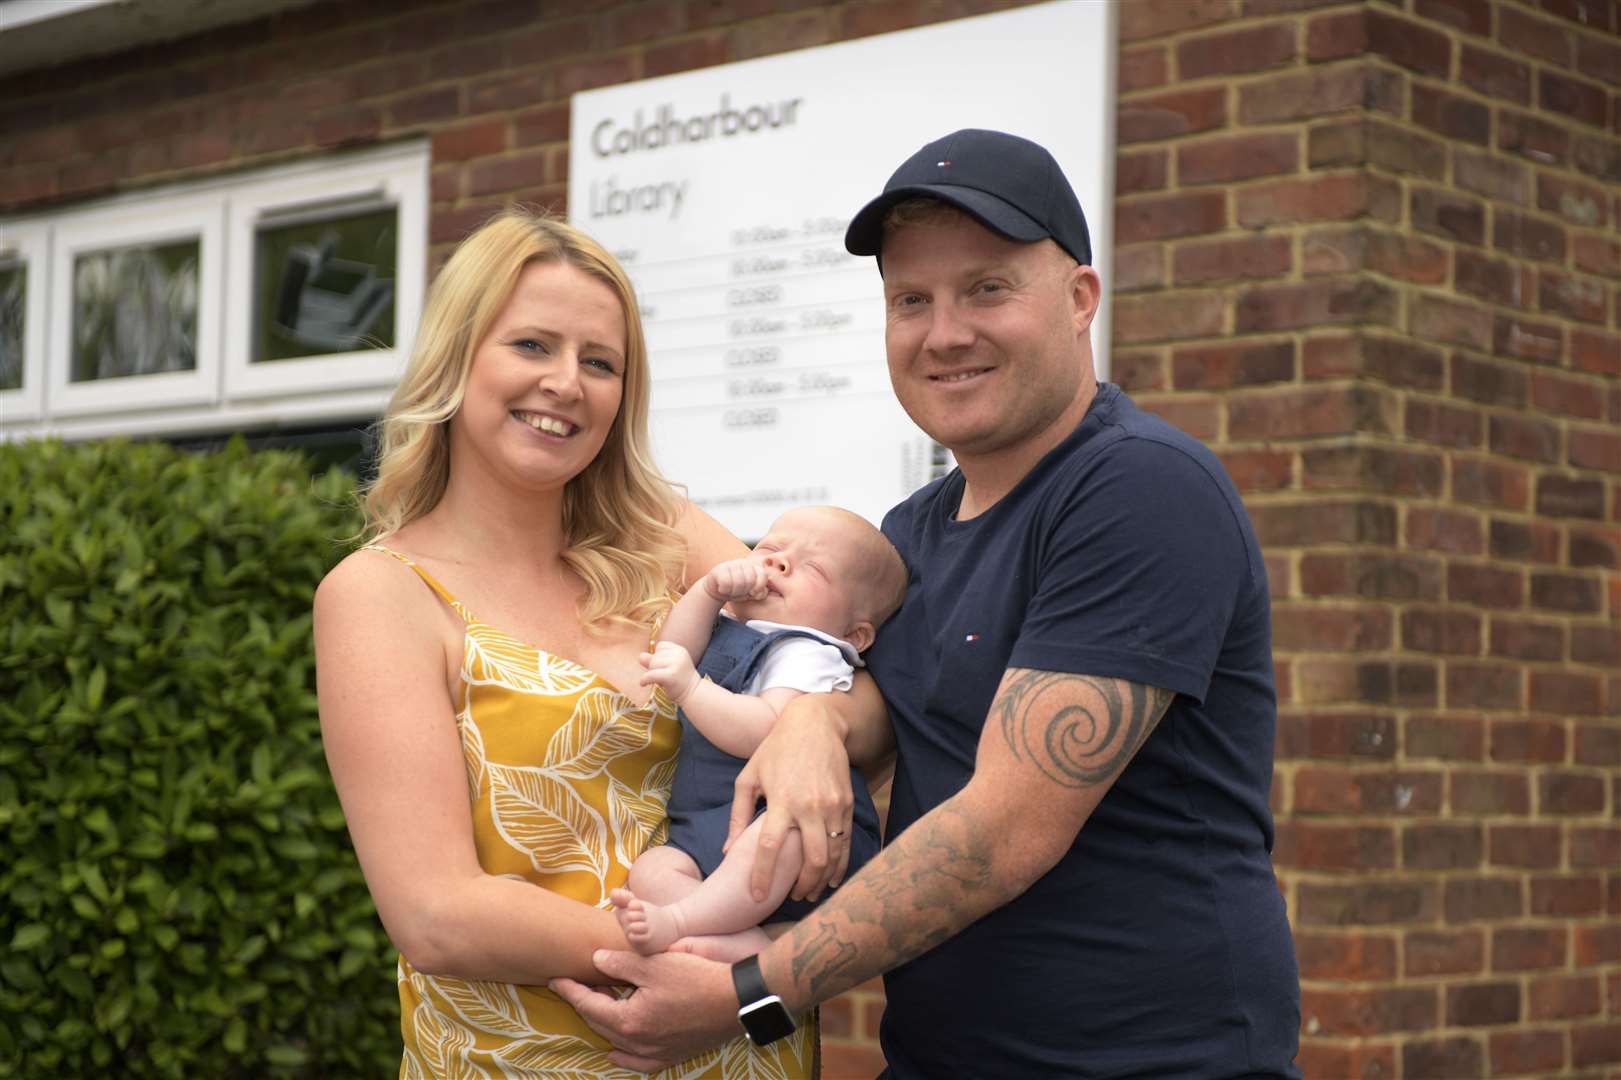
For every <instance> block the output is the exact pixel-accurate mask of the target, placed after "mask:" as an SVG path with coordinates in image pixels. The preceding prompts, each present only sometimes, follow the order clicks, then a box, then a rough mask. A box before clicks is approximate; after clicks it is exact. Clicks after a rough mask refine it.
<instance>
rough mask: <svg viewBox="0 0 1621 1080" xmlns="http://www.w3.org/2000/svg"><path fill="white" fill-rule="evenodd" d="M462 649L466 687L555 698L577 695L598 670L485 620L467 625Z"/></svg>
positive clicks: (588, 683) (595, 675) (593, 678)
mask: <svg viewBox="0 0 1621 1080" xmlns="http://www.w3.org/2000/svg"><path fill="white" fill-rule="evenodd" d="M463 650H464V654H465V660H464V664H463V670H464V672H465V675H464V678H465V679H466V682H467V684H468V685H469V686H488V685H497V686H500V687H502V688H504V689H507V690H515V691H517V692H519V693H523V694H542V695H545V696H547V697H558V696H564V695H568V694H578V693H579V692H580V691H582V690H584V689H585V688H586V687H588V686H590V685H591V684H592V683H594V682H596V681H597V673H596V672H594V671H592V670H591V669H590V668H585V667H581V666H580V665H579V664H576V663H575V662H574V661H572V660H565V659H564V658H563V657H561V656H553V655H552V654H551V653H549V652H547V651H546V650H544V649H537V648H535V647H534V646H533V645H526V644H524V643H523V642H521V641H519V640H518V639H517V638H515V637H512V636H511V635H509V634H507V633H504V632H503V631H500V630H497V629H496V628H495V627H493V626H488V625H486V624H484V623H475V622H469V623H468V624H467V632H466V634H465V644H464V647H463Z"/></svg>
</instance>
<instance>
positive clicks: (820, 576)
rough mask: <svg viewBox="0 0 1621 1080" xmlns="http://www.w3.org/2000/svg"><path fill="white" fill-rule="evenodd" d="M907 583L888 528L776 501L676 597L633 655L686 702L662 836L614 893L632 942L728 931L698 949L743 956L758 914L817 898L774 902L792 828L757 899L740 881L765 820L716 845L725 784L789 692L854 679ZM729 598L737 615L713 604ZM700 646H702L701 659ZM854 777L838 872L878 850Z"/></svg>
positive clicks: (795, 857) (784, 881) (796, 862)
mask: <svg viewBox="0 0 1621 1080" xmlns="http://www.w3.org/2000/svg"><path fill="white" fill-rule="evenodd" d="M905 592H906V568H905V566H904V565H902V563H901V558H900V555H899V554H898V553H897V552H896V551H895V549H894V547H892V546H891V545H890V543H889V541H888V540H886V539H884V535H883V534H882V533H880V532H879V531H878V530H877V529H875V528H873V527H872V525H870V524H868V523H867V521H866V520H865V519H863V518H861V517H859V516H858V515H856V514H852V513H850V512H849V511H847V510H840V509H837V508H835V507H830V506H823V507H804V508H800V509H797V510H790V511H788V512H787V513H786V514H783V515H782V516H781V517H780V518H778V519H777V520H776V521H775V522H774V523H773V524H772V526H771V531H770V532H769V533H767V534H766V537H765V539H763V540H761V541H760V543H759V544H758V545H757V546H756V547H755V549H754V551H753V552H752V553H751V554H750V555H749V556H748V557H747V558H743V559H734V560H732V561H731V562H724V563H721V564H720V565H719V566H717V567H715V568H714V569H713V570H711V571H710V572H709V573H708V574H707V575H705V577H704V579H703V581H702V582H700V583H699V584H698V585H696V586H694V587H693V588H691V589H689V590H688V591H687V594H686V595H685V596H683V597H682V598H681V599H680V600H679V601H678V602H677V603H676V605H675V607H674V608H673V609H672V610H671V612H670V616H669V618H668V619H666V620H665V623H664V628H663V630H662V632H661V633H660V635H659V642H658V645H657V647H656V648H655V650H654V651H653V652H652V653H644V654H643V656H642V663H643V664H644V665H645V666H646V667H647V674H645V675H644V676H643V677H642V683H643V685H646V684H649V683H653V684H657V685H658V686H661V687H663V688H664V692H665V693H666V694H668V695H669V696H670V697H671V699H672V700H674V701H675V702H676V703H677V704H678V705H680V706H681V710H682V734H681V754H680V757H679V758H678V761H677V765H676V775H675V781H674V783H673V785H672V787H671V791H670V804H669V816H670V840H669V843H668V844H666V845H664V846H662V847H655V848H650V849H648V850H647V851H646V852H644V853H643V854H642V856H641V857H640V858H638V859H637V860H636V862H635V863H634V864H633V865H632V866H631V869H630V880H629V885H630V888H629V889H615V890H614V891H613V893H612V901H613V904H614V907H615V913H616V914H617V915H618V917H619V923H620V926H621V927H622V928H623V929H624V931H625V937H626V939H627V940H629V942H630V944H631V947H632V948H634V949H636V950H637V951H639V952H643V953H655V952H662V951H663V950H665V949H667V948H669V946H670V944H671V943H672V942H674V941H676V940H677V939H679V938H684V937H693V936H696V935H722V934H725V935H732V936H731V937H729V938H726V939H720V940H712V941H711V942H709V948H708V950H707V951H708V953H709V954H710V955H712V956H714V957H715V958H716V959H731V960H735V959H740V958H742V957H744V956H748V955H750V954H752V953H755V952H758V951H759V950H760V949H761V948H763V947H764V946H765V944H766V943H767V942H768V941H769V938H768V937H767V936H766V935H765V933H764V932H763V931H761V930H759V929H756V927H758V925H759V924H760V923H762V922H766V921H768V920H769V921H782V920H791V919H798V918H801V917H803V916H804V915H805V914H806V913H807V912H809V911H810V910H811V908H812V907H813V906H814V905H813V904H811V903H809V902H807V901H788V902H787V903H785V902H784V901H785V899H786V898H787V895H788V890H789V889H790V888H791V887H792V886H793V883H794V881H795V880H796V879H797V878H798V877H799V872H800V869H801V866H802V864H803V860H804V851H803V847H802V845H801V842H800V838H799V833H798V832H790V833H789V834H788V836H787V838H786V839H785V840H784V842H783V846H782V850H781V853H780V856H779V858H778V860H777V866H776V872H775V875H774V876H773V879H772V882H771V890H770V892H769V894H768V895H767V897H766V899H765V900H764V901H756V900H755V899H754V898H753V896H752V895H751V893H750V891H749V873H750V871H751V870H752V869H753V866H754V854H755V850H756V848H757V845H758V842H759V834H760V829H761V825H760V822H759V821H758V820H756V821H755V822H754V823H753V824H752V825H750V826H749V827H748V829H747V830H745V831H744V833H743V834H742V835H741V836H740V837H739V838H738V841H737V843H735V844H733V845H732V849H731V851H730V852H726V853H724V856H723V853H722V850H721V847H722V845H723V844H724V843H725V842H726V833H727V829H728V826H729V824H730V821H731V806H732V786H733V783H734V781H735V780H736V779H737V774H738V772H739V771H741V770H742V768H743V765H744V764H745V760H744V759H746V758H747V757H748V756H749V755H750V754H752V753H753V752H754V749H755V747H757V746H759V745H760V741H761V740H762V739H764V738H765V735H766V733H767V732H768V731H770V730H771V726H772V725H773V724H774V723H776V720H777V716H778V714H779V713H780V712H781V710H782V708H783V707H784V706H785V705H787V703H788V702H790V701H792V700H793V699H794V698H796V697H798V696H799V695H800V694H807V693H819V692H826V691H830V690H848V689H849V688H850V684H851V682H852V680H853V679H854V676H855V668H857V667H860V666H861V656H860V654H861V653H862V652H864V651H865V650H866V648H867V647H868V646H869V645H871V644H872V641H873V637H874V635H875V634H876V633H877V630H878V627H879V626H881V625H882V624H883V622H884V620H885V619H887V618H889V616H890V615H892V614H894V612H895V609H896V608H898V607H900V603H901V599H902V597H903V596H904V595H905ZM723 605H724V606H726V607H727V608H728V609H729V610H730V612H731V614H732V615H734V616H736V618H728V617H726V616H724V615H722V614H721V608H722V606H723ZM738 620H743V622H739V621H738ZM694 656H702V658H703V659H702V660H701V661H700V662H699V663H698V664H697V665H696V666H695V665H694V663H693V659H692V658H693V657H694ZM850 786H851V790H852V791H853V792H854V795H855V813H854V822H853V824H852V827H851V828H852V831H851V836H850V862H849V868H848V870H847V871H846V873H847V874H853V873H854V872H855V871H856V869H857V868H858V867H859V866H860V865H861V864H862V863H864V862H866V861H867V860H868V859H869V858H871V857H872V856H873V855H874V854H876V853H877V851H878V815H877V811H876V810H875V809H874V808H873V804H872V798H871V797H870V796H869V795H868V794H867V788H866V783H865V781H864V780H863V779H862V778H861V775H860V774H859V773H858V772H856V771H855V770H854V769H852V770H851V777H850Z"/></svg>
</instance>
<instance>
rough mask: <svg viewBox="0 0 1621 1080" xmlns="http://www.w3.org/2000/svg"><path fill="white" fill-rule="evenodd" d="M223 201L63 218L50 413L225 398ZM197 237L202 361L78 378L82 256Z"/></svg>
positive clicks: (54, 290)
mask: <svg viewBox="0 0 1621 1080" xmlns="http://www.w3.org/2000/svg"><path fill="white" fill-rule="evenodd" d="M222 209H223V208H222V207H221V206H220V204H219V201H218V200H217V199H210V200H198V199H187V198H166V199H150V200H144V201H142V202H141V203H139V204H134V203H131V204H127V205H121V206H116V207H111V208H105V209H96V210H89V211H83V212H80V213H77V214H71V215H68V216H65V217H63V218H61V219H60V220H59V221H58V223H57V225H56V227H55V228H54V229H53V230H52V234H51V314H50V320H49V323H48V327H49V329H48V331H47V333H48V334H49V338H48V341H49V348H48V349H47V350H46V368H47V374H48V376H49V382H48V383H47V386H48V391H47V392H48V394H49V401H50V413H51V414H52V415H61V416H82V415H84V414H86V413H100V412H129V411H131V410H134V409H154V408H156V409H167V408H176V407H179V406H185V405H205V404H209V403H212V402H214V401H216V400H218V397H219V341H220V337H219V326H220V307H221V305H222V304H223V303H224V281H223V280H222V278H221V274H220V270H221V261H222V260H221V255H222V254H223V253H222V251H221V244H222V242H223V240H224V235H225V221H224V214H223V213H222ZM188 240H196V241H197V340H196V349H197V366H196V367H195V368H193V369H192V370H190V371H163V372H153V373H151V374H146V375H128V376H118V377H113V378H106V379H93V380H91V381H88V382H73V381H72V374H73V308H74V302H73V268H74V263H75V262H76V261H77V260H78V258H79V256H80V255H85V254H90V253H93V252H98V251H113V250H117V249H119V248H128V247H137V246H142V245H147V244H153V245H157V244H173V243H177V242H184V241H188Z"/></svg>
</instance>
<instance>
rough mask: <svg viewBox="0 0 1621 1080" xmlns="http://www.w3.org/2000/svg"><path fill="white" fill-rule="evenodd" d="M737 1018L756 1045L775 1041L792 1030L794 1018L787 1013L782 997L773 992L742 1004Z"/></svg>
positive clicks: (789, 1033)
mask: <svg viewBox="0 0 1621 1080" xmlns="http://www.w3.org/2000/svg"><path fill="white" fill-rule="evenodd" d="M737 1018H738V1019H739V1020H741V1021H742V1022H743V1030H744V1031H746V1032H748V1033H749V1041H750V1042H752V1043H753V1044H754V1045H756V1046H764V1045H765V1044H766V1043H771V1042H776V1041H777V1040H778V1039H780V1038H782V1037H783V1036H784V1035H791V1034H793V1031H794V1018H793V1017H792V1016H789V1015H788V1010H787V1009H785V1008H783V1004H782V999H781V998H779V997H777V995H775V994H772V995H770V996H769V997H763V998H761V999H760V1000H759V1001H755V1002H751V1003H750V1004H748V1005H745V1006H743V1007H742V1008H741V1009H739V1010H737Z"/></svg>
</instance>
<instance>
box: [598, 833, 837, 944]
mask: <svg viewBox="0 0 1621 1080" xmlns="http://www.w3.org/2000/svg"><path fill="white" fill-rule="evenodd" d="M762 827H763V826H762V825H761V823H760V822H759V821H758V820H757V821H755V822H754V824H752V825H750V826H749V827H748V828H747V829H746V830H744V832H743V835H742V836H740V837H738V838H737V842H736V843H735V844H733V845H732V850H731V851H729V852H727V853H726V858H725V859H724V860H722V861H721V864H720V866H718V867H716V868H715V872H714V873H713V874H710V875H709V877H708V878H706V879H704V882H703V884H701V885H699V886H698V887H697V888H696V889H692V890H690V891H689V892H688V893H687V894H686V895H684V896H682V897H680V898H679V899H677V900H676V901H674V902H673V903H666V904H664V905H662V906H661V905H659V904H655V903H649V902H648V901H647V900H646V899H644V898H642V897H641V894H640V890H637V898H636V899H633V900H630V901H628V902H627V903H626V904H625V905H624V906H623V907H622V908H621V912H622V913H621V915H620V923H621V925H625V924H626V922H627V920H630V919H634V921H635V923H636V927H635V933H634V934H633V933H632V930H631V927H630V926H628V925H627V926H626V929H625V937H626V938H627V939H629V941H630V943H631V947H632V948H634V949H635V950H636V951H637V952H641V953H655V952H663V951H664V950H665V949H668V948H669V947H670V945H671V944H672V943H673V942H675V941H676V940H678V939H680V938H684V937H691V936H694V935H701V934H730V933H734V932H736V931H739V930H747V929H750V928H752V927H755V926H758V925H759V923H760V920H761V919H764V918H765V917H766V916H767V915H769V914H771V913H772V912H773V911H775V910H777V907H778V906H779V905H780V904H781V903H782V902H783V900H784V899H785V898H786V897H787V896H788V890H789V889H791V888H793V884H794V881H795V880H796V879H797V878H798V877H799V870H800V865H801V863H803V861H804V858H805V854H804V848H803V846H802V845H801V843H800V840H799V833H798V832H797V831H790V832H789V833H788V835H787V836H786V837H784V838H783V843H782V851H781V854H780V856H779V858H778V859H777V869H776V873H775V874H774V875H773V877H772V881H771V889H770V892H769V893H767V895H766V898H765V899H764V900H755V899H754V897H753V896H751V895H750V894H749V874H750V872H751V871H752V870H753V869H754V856H755V852H756V851H757V849H758V847H759V843H760V830H761V828H762ZM637 861H638V863H639V862H640V860H637ZM614 903H615V905H616V906H617V905H618V904H619V899H618V896H617V894H616V895H615V897H614ZM632 912H634V913H635V914H634V916H632V914H631V913H632ZM756 948H758V946H756Z"/></svg>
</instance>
